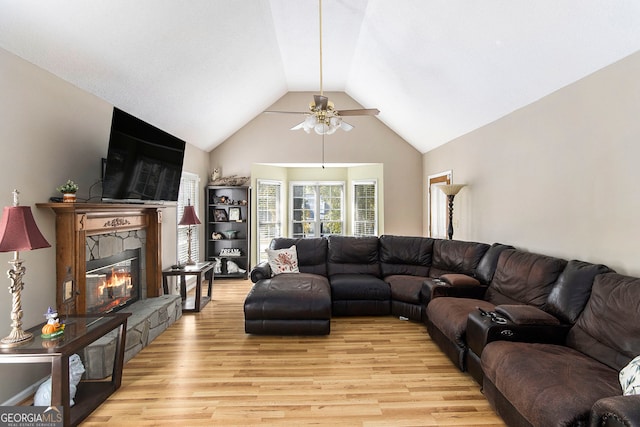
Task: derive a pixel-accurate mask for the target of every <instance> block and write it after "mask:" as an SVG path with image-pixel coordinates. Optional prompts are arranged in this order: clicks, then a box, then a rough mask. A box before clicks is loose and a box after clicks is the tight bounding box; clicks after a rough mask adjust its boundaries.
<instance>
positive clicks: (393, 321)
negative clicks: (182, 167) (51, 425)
mask: <svg viewBox="0 0 640 427" xmlns="http://www.w3.org/2000/svg"><path fill="white" fill-rule="evenodd" d="M250 287H251V282H250V281H248V280H237V281H231V280H217V281H216V282H215V283H214V291H213V301H212V302H210V303H209V304H208V305H207V306H206V307H205V308H204V310H203V311H202V312H200V313H185V314H183V316H182V318H181V319H180V320H179V321H178V322H176V323H175V324H174V325H173V326H171V327H170V328H169V329H168V330H167V331H166V332H164V333H163V334H162V335H161V336H160V337H158V338H157V339H156V340H155V341H154V342H153V343H152V344H151V345H149V346H148V347H147V348H145V349H144V350H142V351H141V352H140V353H139V354H138V355H137V356H136V357H135V358H133V359H132V360H130V361H129V362H128V363H127V364H126V365H125V368H124V377H123V383H122V387H121V388H120V389H119V390H118V391H117V392H116V393H114V394H113V395H112V396H111V397H110V398H109V399H108V400H107V401H106V402H105V403H103V404H102V405H101V406H100V407H99V408H98V409H96V410H95V411H94V412H93V413H92V414H91V416H90V417H89V418H87V419H86V420H85V422H84V423H83V424H82V425H83V426H98V425H99V426H105V425H106V426H109V425H112V426H122V425H136V426H152V425H179V426H196V425H215V426H252V425H261V426H262V425H266V426H283V425H286V426H310V425H313V426H337V425H339V426H341V427H342V426H365V427H374V426H504V423H503V422H502V420H501V419H500V418H499V417H498V416H497V415H496V414H495V413H494V412H493V410H492V409H491V407H490V406H489V404H488V403H487V401H486V400H485V398H484V397H483V395H482V393H481V392H480V388H479V386H478V385H477V384H476V383H475V382H474V381H473V379H472V378H471V377H470V376H468V375H467V374H464V373H461V372H460V371H459V370H458V369H457V368H455V367H454V366H453V364H452V363H451V362H450V361H449V359H447V358H446V357H445V356H444V355H443V354H442V353H441V352H440V350H439V349H438V347H437V346H436V345H435V344H434V343H433V342H432V341H431V340H430V338H429V335H428V334H427V332H426V327H425V326H424V325H422V324H420V323H415V322H409V321H402V320H399V319H398V318H395V317H392V316H383V317H353V318H352V317H339V318H334V319H333V320H332V321H331V334H330V335H329V336H322V337H271V336H252V335H246V334H245V333H244V314H243V309H242V308H243V302H244V298H245V296H246V294H247V292H248V291H249V289H250Z"/></svg>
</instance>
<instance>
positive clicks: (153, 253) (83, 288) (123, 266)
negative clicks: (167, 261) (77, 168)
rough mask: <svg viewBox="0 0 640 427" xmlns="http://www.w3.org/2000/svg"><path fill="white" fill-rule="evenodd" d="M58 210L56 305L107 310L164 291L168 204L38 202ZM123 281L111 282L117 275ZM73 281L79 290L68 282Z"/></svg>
mask: <svg viewBox="0 0 640 427" xmlns="http://www.w3.org/2000/svg"><path fill="white" fill-rule="evenodd" d="M37 206H38V207H42V208H51V209H53V211H54V212H55V214H56V288H57V292H56V294H57V295H56V305H57V307H59V309H60V308H61V309H62V313H63V314H86V313H105V312H108V311H113V310H118V309H121V308H122V307H124V306H127V305H129V304H132V303H133V302H134V301H136V300H139V299H140V300H142V299H145V298H152V297H157V296H160V295H162V265H161V225H162V224H161V223H162V212H161V210H162V209H163V208H164V207H165V206H159V205H152V204H143V205H134V204H116V203H113V204H111V203H38V204H37ZM123 273H124V275H125V278H124V282H121V283H120V284H117V285H112V286H108V285H107V284H106V282H107V281H108V280H109V279H111V277H112V276H116V275H122V274H123ZM67 283H73V284H74V289H75V292H74V295H73V296H71V299H69V298H68V296H67V291H66V288H65V286H63V285H66V284H67Z"/></svg>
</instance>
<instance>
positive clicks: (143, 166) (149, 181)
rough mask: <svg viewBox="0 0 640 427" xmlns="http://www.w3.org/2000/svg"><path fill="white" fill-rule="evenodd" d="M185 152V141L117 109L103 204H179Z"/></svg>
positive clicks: (106, 169)
mask: <svg viewBox="0 0 640 427" xmlns="http://www.w3.org/2000/svg"><path fill="white" fill-rule="evenodd" d="M184 150H185V142H184V141H183V140H181V139H179V138H176V137H175V136H172V135H170V134H168V133H167V132H165V131H163V130H160V129H158V128H156V127H155V126H152V125H150V124H148V123H146V122H144V121H142V120H140V119H138V118H136V117H134V116H132V115H130V114H128V113H126V112H124V111H122V110H119V109H118V108H114V109H113V118H112V120H111V135H110V137H109V149H108V152H107V159H106V162H105V165H104V176H103V180H102V200H103V201H106V202H128V203H144V202H147V203H149V202H176V201H177V200H178V190H179V188H180V176H181V174H182V163H183V161H184Z"/></svg>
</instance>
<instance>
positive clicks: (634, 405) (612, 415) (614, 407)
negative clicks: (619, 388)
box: [591, 394, 640, 427]
mask: <svg viewBox="0 0 640 427" xmlns="http://www.w3.org/2000/svg"><path fill="white" fill-rule="evenodd" d="M591 426H592V427H595V426H603V427H614V426H615V427H618V426H625V427H630V426H640V395H637V394H636V395H630V396H613V397H605V398H603V399H600V400H598V401H597V402H596V403H595V404H594V405H593V407H592V408H591Z"/></svg>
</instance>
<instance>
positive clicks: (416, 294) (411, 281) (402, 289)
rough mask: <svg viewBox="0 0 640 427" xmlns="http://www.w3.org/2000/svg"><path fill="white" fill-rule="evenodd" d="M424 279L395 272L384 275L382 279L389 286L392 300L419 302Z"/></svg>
mask: <svg viewBox="0 0 640 427" xmlns="http://www.w3.org/2000/svg"><path fill="white" fill-rule="evenodd" d="M426 279H427V278H426V277H421V276H406V275H400V274H396V275H393V276H387V277H385V278H384V281H385V282H387V283H388V284H389V287H390V288H391V299H392V300H394V301H403V302H409V303H413V304H420V303H421V302H422V284H423V283H424V281H425V280H426Z"/></svg>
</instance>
